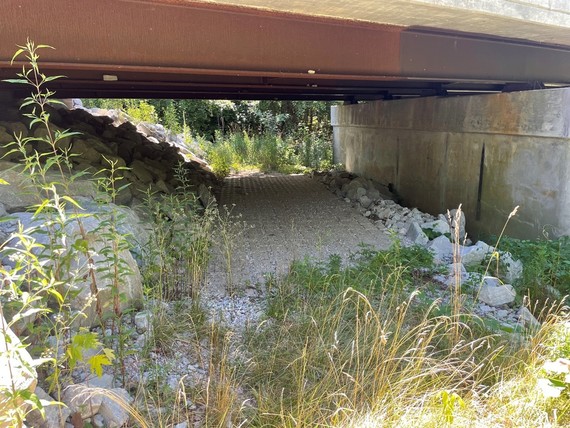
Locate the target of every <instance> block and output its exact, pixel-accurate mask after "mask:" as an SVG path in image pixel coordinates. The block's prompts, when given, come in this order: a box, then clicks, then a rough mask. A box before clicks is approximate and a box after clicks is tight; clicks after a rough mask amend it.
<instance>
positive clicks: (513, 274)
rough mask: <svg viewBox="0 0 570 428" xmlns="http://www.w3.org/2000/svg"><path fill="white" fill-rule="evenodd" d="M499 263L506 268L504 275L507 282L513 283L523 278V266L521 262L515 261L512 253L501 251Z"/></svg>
mask: <svg viewBox="0 0 570 428" xmlns="http://www.w3.org/2000/svg"><path fill="white" fill-rule="evenodd" d="M499 261H500V262H501V265H503V266H504V267H505V270H504V271H503V273H502V274H503V276H504V278H505V281H507V282H509V283H513V282H515V281H517V280H519V279H521V278H522V274H523V264H522V262H521V261H520V260H515V259H514V258H513V256H512V254H511V253H509V252H507V251H504V252H503V251H501V252H500V253H499Z"/></svg>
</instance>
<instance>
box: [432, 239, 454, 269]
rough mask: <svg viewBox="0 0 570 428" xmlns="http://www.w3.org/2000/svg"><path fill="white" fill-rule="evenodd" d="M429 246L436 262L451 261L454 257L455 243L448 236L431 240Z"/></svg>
mask: <svg viewBox="0 0 570 428" xmlns="http://www.w3.org/2000/svg"><path fill="white" fill-rule="evenodd" d="M427 247H428V248H429V250H430V251H431V252H432V253H433V255H434V261H435V262H436V263H443V262H446V261H450V260H451V259H452V258H453V244H452V243H451V241H450V240H449V238H448V237H447V236H443V235H442V236H438V237H437V238H435V239H434V240H433V241H431V242H429V243H428V244H427Z"/></svg>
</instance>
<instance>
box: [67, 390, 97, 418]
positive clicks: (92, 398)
mask: <svg viewBox="0 0 570 428" xmlns="http://www.w3.org/2000/svg"><path fill="white" fill-rule="evenodd" d="M102 400H103V395H102V394H100V393H96V392H94V391H93V389H92V387H91V386H87V385H85V384H83V383H81V384H77V385H69V386H68V387H67V388H65V390H64V391H63V395H62V397H61V401H62V402H63V403H64V404H65V405H66V406H67V407H68V408H69V410H70V411H71V413H79V414H81V418H82V419H87V418H90V417H91V416H93V415H95V414H96V413H97V412H98V411H99V408H100V406H101V403H102Z"/></svg>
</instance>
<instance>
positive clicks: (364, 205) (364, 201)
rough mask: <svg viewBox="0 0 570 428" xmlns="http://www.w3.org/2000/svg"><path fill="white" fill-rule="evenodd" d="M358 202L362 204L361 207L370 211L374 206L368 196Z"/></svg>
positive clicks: (362, 197)
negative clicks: (371, 206)
mask: <svg viewBox="0 0 570 428" xmlns="http://www.w3.org/2000/svg"><path fill="white" fill-rule="evenodd" d="M358 201H359V202H360V205H361V206H362V208H364V209H368V208H369V207H370V205H372V201H371V200H370V198H369V197H368V196H366V195H364V196H361V197H360V198H359V199H358Z"/></svg>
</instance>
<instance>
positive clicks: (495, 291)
mask: <svg viewBox="0 0 570 428" xmlns="http://www.w3.org/2000/svg"><path fill="white" fill-rule="evenodd" d="M516 295H517V293H516V292H515V289H514V288H513V286H512V285H510V284H501V282H500V280H499V279H498V278H495V277H492V276H486V277H485V278H484V279H483V285H482V286H481V290H479V300H480V301H482V302H483V303H486V304H488V305H489V306H500V305H506V304H507V303H511V302H513V301H514V300H515V297H516Z"/></svg>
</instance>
